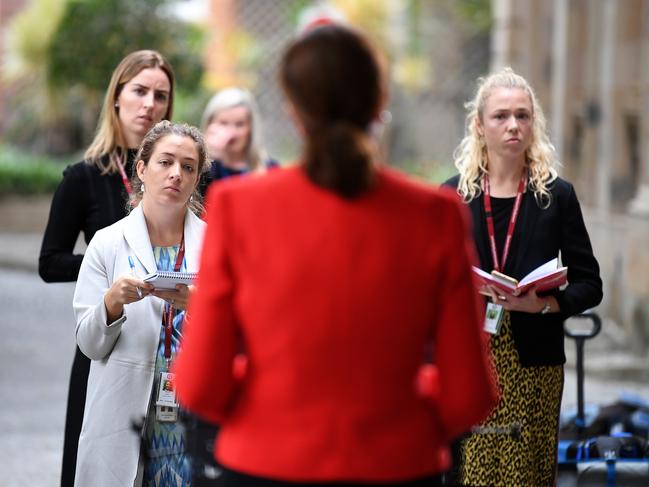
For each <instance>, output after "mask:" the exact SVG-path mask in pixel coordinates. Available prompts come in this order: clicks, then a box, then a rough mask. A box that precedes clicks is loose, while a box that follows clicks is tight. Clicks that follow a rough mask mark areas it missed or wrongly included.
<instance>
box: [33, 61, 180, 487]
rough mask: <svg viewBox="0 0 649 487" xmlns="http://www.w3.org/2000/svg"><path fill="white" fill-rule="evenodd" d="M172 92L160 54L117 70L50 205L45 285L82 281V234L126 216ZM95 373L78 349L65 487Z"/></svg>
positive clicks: (43, 257)
mask: <svg viewBox="0 0 649 487" xmlns="http://www.w3.org/2000/svg"><path fill="white" fill-rule="evenodd" d="M173 92H174V73H173V69H172V68H171V65H170V64H169V62H168V61H167V60H166V59H165V58H164V57H163V56H162V55H161V54H160V53H158V52H156V51H149V50H144V51H135V52H132V53H131V54H129V55H128V56H126V57H125V58H124V59H122V61H121V62H120V63H119V65H118V66H117V67H116V68H115V70H114V71H113V74H112V76H111V79H110V82H109V84H108V89H107V90H106V94H105V96H104V102H103V106H102V110H101V115H100V116H99V123H98V127H97V133H96V135H95V137H94V139H93V141H92V143H91V144H90V146H89V147H88V149H87V150H86V153H85V159H84V160H83V161H81V162H78V163H76V164H73V165H70V166H68V167H67V168H66V170H65V171H64V173H63V180H62V181H61V183H60V184H59V187H58V188H57V190H56V192H55V193H54V197H53V199H52V206H51V209H50V215H49V220H48V222H47V227H46V228H45V234H44V236H43V243H42V246H41V252H40V257H39V264H38V272H39V274H40V276H41V277H42V279H43V280H44V281H45V282H71V281H76V279H77V275H78V274H79V268H80V267H81V261H82V259H83V255H82V254H78V253H74V247H75V243H76V242H77V239H78V237H79V234H80V233H83V238H84V240H85V242H86V244H87V243H88V242H90V240H91V239H92V237H93V236H94V234H95V232H96V231H97V230H99V229H101V228H104V227H106V226H108V225H110V224H112V223H114V222H116V221H117V220H119V219H120V218H122V217H124V216H125V215H126V208H127V201H128V197H129V192H130V191H131V188H130V184H129V181H128V180H129V178H130V175H131V172H132V169H133V159H134V157H135V152H136V150H137V148H138V146H139V145H140V142H141V141H142V138H143V137H144V135H145V134H146V133H147V132H148V131H149V129H151V127H153V125H155V124H156V123H157V122H159V121H160V120H168V119H170V118H171V115H172V112H173ZM89 368H90V360H88V358H87V357H85V356H84V355H83V354H82V353H81V351H80V350H79V348H77V350H76V354H75V357H74V362H73V364H72V371H71V376H70V387H69V392H68V406H67V413H66V422H65V438H64V443H63V466H62V471H61V485H62V486H63V487H68V486H72V485H73V483H74V474H75V465H76V457H77V443H78V440H79V433H80V431H81V423H82V421H83V410H84V405H85V399H86V383H87V380H88V371H89Z"/></svg>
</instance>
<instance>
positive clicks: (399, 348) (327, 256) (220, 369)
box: [175, 167, 495, 482]
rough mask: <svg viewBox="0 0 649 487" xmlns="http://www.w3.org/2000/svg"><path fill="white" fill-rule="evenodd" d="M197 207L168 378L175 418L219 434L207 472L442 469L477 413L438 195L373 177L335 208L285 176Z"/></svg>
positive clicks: (465, 296) (449, 209) (460, 283)
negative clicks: (198, 233) (364, 189)
mask: <svg viewBox="0 0 649 487" xmlns="http://www.w3.org/2000/svg"><path fill="white" fill-rule="evenodd" d="M207 206H208V217H207V221H208V226H207V232H206V236H205V241H204V244H203V254H202V260H201V267H200V275H199V278H198V282H197V291H196V293H195V294H194V296H193V297H192V299H191V302H190V305H189V309H188V316H189V318H188V321H187V324H186V328H185V337H184V345H183V349H182V351H181V353H180V354H179V357H178V358H177V360H176V364H175V370H176V372H177V374H178V375H177V390H178V395H179V398H180V401H181V403H182V404H184V405H185V407H187V408H188V409H189V410H192V411H194V412H195V413H197V414H198V415H200V416H202V417H204V418H206V419H208V420H211V421H214V422H218V423H220V425H221V430H220V433H219V437H218V441H217V451H216V457H217V459H218V460H219V461H220V462H221V463H222V464H223V465H225V466H227V467H229V468H231V469H234V470H238V471H240V472H243V473H247V474H251V475H256V476H262V477H268V478H273V479H279V480H284V481H296V482H300V481H302V482H306V481H313V482H327V481H361V482H362V481H367V482H393V481H394V482H399V481H404V480H410V479H415V478H417V477H422V476H427V475H431V474H435V473H438V472H440V471H442V470H444V469H446V468H447V467H448V464H449V453H448V446H447V445H448V443H449V441H450V440H451V439H452V438H453V437H454V436H456V435H457V434H459V433H461V432H464V431H466V430H467V429H468V428H469V427H470V426H471V425H473V424H475V423H476V422H478V421H480V420H481V419H483V418H484V417H485V416H486V414H487V413H488V411H489V410H490V407H491V406H492V405H493V403H494V400H495V392H494V387H493V383H492V382H491V379H490V374H489V373H488V370H487V366H486V363H487V359H486V353H487V350H486V346H485V340H484V336H483V335H482V332H481V331H480V330H481V326H482V317H483V310H482V306H483V305H482V304H481V302H482V301H481V300H480V298H479V297H478V295H477V293H476V290H475V285H474V282H473V280H472V273H471V269H470V266H471V264H472V261H473V250H472V243H471V235H470V234H469V230H468V228H467V224H466V219H465V215H464V214H463V211H465V210H463V209H462V208H461V206H460V203H459V202H458V201H456V198H455V196H454V195H452V194H451V193H450V192H449V193H442V192H441V191H438V190H434V189H432V188H428V187H425V186H423V185H420V184H417V183H414V182H412V181H410V180H409V179H407V178H405V177H404V176H401V175H400V174H398V173H396V172H394V171H392V170H388V169H381V170H380V171H379V172H378V174H377V184H376V186H375V188H374V189H373V190H371V191H370V192H368V193H366V194H365V195H363V196H361V197H359V198H357V199H354V200H351V201H350V200H345V199H343V198H341V197H339V196H337V195H335V194H333V193H332V192H330V191H326V190H324V189H322V188H319V187H317V186H315V185H314V184H312V183H311V182H310V181H309V180H308V178H307V177H306V176H305V174H304V173H303V171H302V170H301V169H300V168H297V167H294V168H290V169H286V170H281V171H273V172H271V173H268V174H266V175H264V176H262V177H249V178H235V179H233V180H228V181H225V182H223V183H220V184H218V185H214V187H213V188H210V190H209V196H208V202H207ZM240 351H243V353H244V354H245V356H246V359H247V366H246V367H245V370H243V368H240V367H239V369H240V370H239V373H237V372H236V369H237V367H233V363H234V362H235V355H237V353H238V352H240ZM431 355H432V357H433V362H434V364H435V365H434V367H431V366H429V367H427V368H426V367H424V366H423V364H424V363H425V361H426V358H427V357H428V359H429V360H430V357H431ZM422 371H423V373H422ZM417 384H418V386H419V387H417Z"/></svg>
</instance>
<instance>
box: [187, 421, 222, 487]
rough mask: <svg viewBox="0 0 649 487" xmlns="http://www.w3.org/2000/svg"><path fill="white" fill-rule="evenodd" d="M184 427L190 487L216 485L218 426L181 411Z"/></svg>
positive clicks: (218, 470) (218, 469) (219, 471)
mask: <svg viewBox="0 0 649 487" xmlns="http://www.w3.org/2000/svg"><path fill="white" fill-rule="evenodd" d="M181 417H182V422H183V423H184V425H185V431H186V433H185V434H186V441H187V454H188V455H189V456H190V458H191V462H192V486H194V487H209V486H215V485H217V484H216V482H217V479H218V478H219V476H220V475H221V468H220V466H219V465H218V463H217V462H216V459H215V458H214V441H215V439H216V436H217V434H218V431H219V429H218V426H216V425H214V424H211V423H208V422H205V421H203V420H201V419H199V418H198V417H197V416H194V415H193V414H191V413H188V412H187V411H182V410H181Z"/></svg>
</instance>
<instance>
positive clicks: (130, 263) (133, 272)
mask: <svg viewBox="0 0 649 487" xmlns="http://www.w3.org/2000/svg"><path fill="white" fill-rule="evenodd" d="M128 265H129V267H130V268H131V275H132V276H133V277H137V274H136V273H135V263H134V262H133V257H131V256H130V255H129V256H128ZM135 290H136V291H137V297H138V298H140V299H142V291H141V290H140V288H139V287H136V288H135Z"/></svg>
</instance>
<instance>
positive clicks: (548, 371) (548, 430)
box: [458, 311, 563, 487]
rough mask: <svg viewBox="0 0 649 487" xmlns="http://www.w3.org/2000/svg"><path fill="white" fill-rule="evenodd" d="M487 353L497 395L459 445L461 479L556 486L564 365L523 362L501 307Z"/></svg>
mask: <svg viewBox="0 0 649 487" xmlns="http://www.w3.org/2000/svg"><path fill="white" fill-rule="evenodd" d="M491 355H492V357H493V363H494V371H495V373H496V374H497V376H498V383H499V387H500V393H501V399H500V401H499V403H498V405H497V406H496V408H495V409H494V410H493V411H492V412H491V414H490V415H489V417H488V418H487V419H486V421H485V422H484V423H483V424H482V425H480V426H479V427H478V428H477V429H476V430H477V434H476V433H475V432H474V434H471V435H469V436H468V437H467V438H466V439H464V440H463V441H462V444H461V464H460V467H459V471H458V473H459V480H460V483H461V484H462V485H466V486H480V487H487V486H488V487H499V486H503V487H504V486H507V487H514V486H517V487H547V486H550V487H551V486H553V485H554V479H555V475H556V459H557V441H558V440H557V433H558V427H559V409H560V407H561V395H562V393H563V366H562V365H555V366H546V367H521V365H520V363H519V360H518V352H517V351H516V348H515V347H514V340H513V335H512V329H511V319H510V314H509V312H508V311H505V314H504V316H503V322H502V326H501V329H500V333H499V334H498V335H497V336H493V335H492V336H491Z"/></svg>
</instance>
